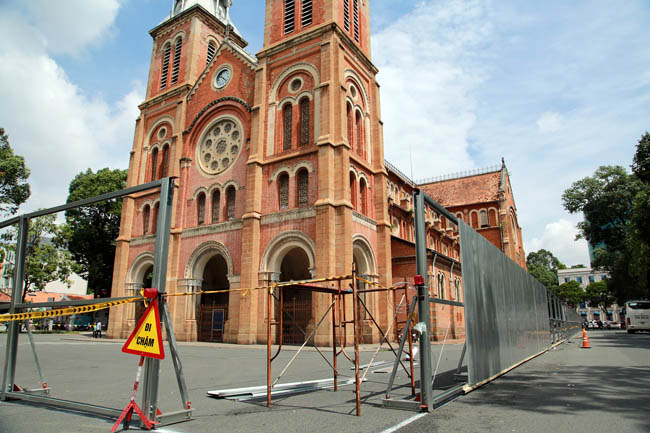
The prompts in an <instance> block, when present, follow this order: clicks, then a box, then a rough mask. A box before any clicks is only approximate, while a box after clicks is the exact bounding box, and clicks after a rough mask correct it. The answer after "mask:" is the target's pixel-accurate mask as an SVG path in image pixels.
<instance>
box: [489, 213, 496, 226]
mask: <svg viewBox="0 0 650 433" xmlns="http://www.w3.org/2000/svg"><path fill="white" fill-rule="evenodd" d="M489 213H490V225H491V226H492V227H495V226H497V225H498V224H497V211H496V210H494V209H490V212H489Z"/></svg>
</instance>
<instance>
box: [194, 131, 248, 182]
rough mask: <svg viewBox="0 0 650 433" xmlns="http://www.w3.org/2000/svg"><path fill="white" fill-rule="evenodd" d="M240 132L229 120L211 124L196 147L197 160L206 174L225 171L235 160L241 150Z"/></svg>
mask: <svg viewBox="0 0 650 433" xmlns="http://www.w3.org/2000/svg"><path fill="white" fill-rule="evenodd" d="M241 136H242V134H241V131H240V128H239V126H238V125H237V124H236V123H235V122H234V121H233V120H231V119H222V120H219V121H218V122H217V123H215V124H213V125H212V126H211V127H210V129H209V130H208V132H207V133H205V134H204V135H203V137H202V138H201V143H200V144H199V146H198V149H197V151H198V155H197V156H198V158H197V159H198V160H199V163H200V164H201V168H202V169H203V170H205V171H206V172H207V173H208V174H219V173H221V172H223V171H225V170H226V169H227V168H228V167H230V166H231V165H232V163H233V162H234V161H235V159H237V155H238V154H239V151H240V149H241V143H240V141H241Z"/></svg>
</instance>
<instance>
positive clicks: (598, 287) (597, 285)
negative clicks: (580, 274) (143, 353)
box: [585, 281, 615, 307]
mask: <svg viewBox="0 0 650 433" xmlns="http://www.w3.org/2000/svg"><path fill="white" fill-rule="evenodd" d="M585 295H586V297H585V298H586V300H587V301H589V305H591V306H592V307H598V306H599V307H609V306H610V305H612V304H613V303H614V301H615V299H614V297H613V296H612V293H611V291H610V289H609V288H608V287H607V282H606V281H595V282H593V283H589V285H588V286H587V288H586V289H585Z"/></svg>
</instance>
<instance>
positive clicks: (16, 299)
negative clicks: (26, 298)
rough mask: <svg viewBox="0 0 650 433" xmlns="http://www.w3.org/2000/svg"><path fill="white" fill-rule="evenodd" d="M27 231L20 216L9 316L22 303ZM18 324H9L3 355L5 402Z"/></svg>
mask: <svg viewBox="0 0 650 433" xmlns="http://www.w3.org/2000/svg"><path fill="white" fill-rule="evenodd" d="M28 231H29V219H28V218H26V217H25V216H21V217H20V219H19V221H18V239H17V240H16V260H15V262H16V264H15V266H14V287H13V291H12V294H11V302H10V304H9V314H12V313H18V312H19V311H17V309H16V307H15V304H18V303H22V300H23V281H24V279H25V255H26V253H27V233H28ZM19 326H20V324H19V322H17V321H15V320H14V321H11V322H9V332H8V333H7V347H6V351H7V352H6V354H5V369H4V374H3V376H2V400H6V399H7V397H6V395H5V392H11V391H13V389H14V380H15V377H16V357H17V356H18V334H19V332H18V331H19Z"/></svg>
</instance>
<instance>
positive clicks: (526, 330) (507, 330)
mask: <svg viewBox="0 0 650 433" xmlns="http://www.w3.org/2000/svg"><path fill="white" fill-rule="evenodd" d="M458 226H459V230H460V239H461V242H460V247H461V263H462V264H463V268H462V269H463V288H464V295H465V313H466V316H465V317H466V332H467V356H468V361H469V362H468V366H469V367H468V381H469V384H470V385H473V384H477V383H479V382H482V381H484V380H486V379H489V378H491V377H493V376H495V375H497V374H499V373H501V372H503V371H504V370H507V369H508V368H510V367H512V366H514V365H516V364H518V363H519V362H521V361H523V360H525V359H527V358H529V357H531V356H533V355H536V354H538V353H540V352H542V351H544V350H546V349H547V348H548V347H549V346H550V345H551V344H552V343H554V342H557V341H559V340H560V339H561V338H566V337H567V336H569V334H570V333H571V332H572V330H576V331H577V330H578V327H577V325H578V316H577V314H576V313H575V312H574V311H570V310H569V309H568V308H567V306H566V305H565V304H563V303H562V302H561V301H560V300H559V299H558V298H557V297H555V296H554V295H552V294H551V293H549V292H548V291H547V290H546V287H545V286H544V285H542V284H541V283H540V282H539V281H537V280H536V279H535V278H533V277H532V276H531V275H530V274H528V273H527V272H526V271H525V270H524V269H523V268H521V267H520V266H519V265H518V264H516V263H515V262H513V261H512V260H510V258H508V257H507V256H506V255H505V254H503V253H502V252H501V251H500V250H499V249H498V248H496V247H495V246H494V245H492V244H491V243H490V242H489V241H488V240H487V239H485V238H484V237H483V236H481V235H480V234H479V233H477V232H476V231H475V230H474V229H472V228H471V227H470V226H468V225H467V224H465V223H464V222H462V221H458ZM571 313H573V314H571ZM549 336H550V338H549Z"/></svg>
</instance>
